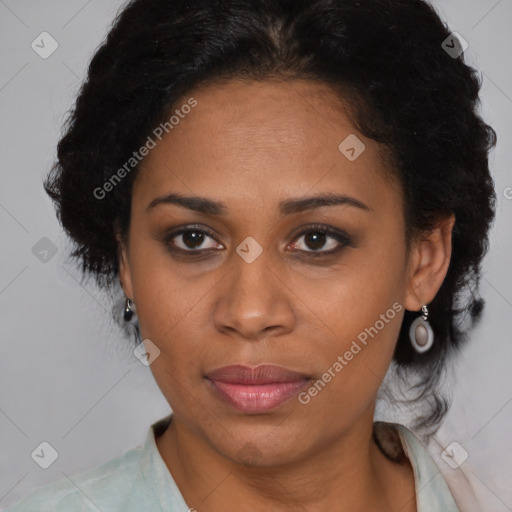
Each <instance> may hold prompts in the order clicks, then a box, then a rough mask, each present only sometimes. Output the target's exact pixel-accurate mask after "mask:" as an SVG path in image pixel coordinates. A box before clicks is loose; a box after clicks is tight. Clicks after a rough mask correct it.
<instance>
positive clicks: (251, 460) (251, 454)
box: [236, 443, 262, 466]
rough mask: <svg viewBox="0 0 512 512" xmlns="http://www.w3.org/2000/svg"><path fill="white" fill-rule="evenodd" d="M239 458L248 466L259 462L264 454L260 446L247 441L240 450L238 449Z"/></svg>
mask: <svg viewBox="0 0 512 512" xmlns="http://www.w3.org/2000/svg"><path fill="white" fill-rule="evenodd" d="M236 455H237V459H238V460H239V461H240V462H241V463H242V464H246V465H248V466H252V465H254V464H256V462H258V461H259V460H260V459H261V457H262V454H261V452H260V450H259V449H258V447H257V446H256V445H254V444H252V443H245V444H244V445H243V446H242V448H240V450H238V453H237V454H236Z"/></svg>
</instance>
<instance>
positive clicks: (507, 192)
mask: <svg viewBox="0 0 512 512" xmlns="http://www.w3.org/2000/svg"><path fill="white" fill-rule="evenodd" d="M503 195H504V197H505V199H512V187H505V188H504V189H503Z"/></svg>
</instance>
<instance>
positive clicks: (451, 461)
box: [441, 441, 469, 469]
mask: <svg viewBox="0 0 512 512" xmlns="http://www.w3.org/2000/svg"><path fill="white" fill-rule="evenodd" d="M468 456H469V454H468V452H467V451H466V450H465V449H464V448H463V447H462V446H461V445H460V444H459V443H457V442H456V441H454V442H453V443H450V444H449V445H448V446H447V447H446V448H445V449H444V450H443V453H441V457H442V459H443V460H444V461H445V462H446V464H448V466H450V467H451V468H452V469H457V468H458V467H459V466H460V465H461V464H463V463H464V462H465V460H466V459H467V458H468Z"/></svg>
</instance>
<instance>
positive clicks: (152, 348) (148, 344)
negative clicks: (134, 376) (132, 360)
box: [133, 339, 160, 366]
mask: <svg viewBox="0 0 512 512" xmlns="http://www.w3.org/2000/svg"><path fill="white" fill-rule="evenodd" d="M133 353H134V354H135V357H136V358H137V359H138V360H139V361H140V362H141V363H142V364H143V365H144V366H149V365H150V364H151V363H152V362H153V361H154V360H155V359H156V358H157V357H158V356H159V355H160V349H159V348H158V347H157V346H156V345H155V344H154V343H153V342H152V341H151V340H150V339H145V340H144V341H142V342H141V343H139V344H138V345H137V347H136V348H135V350H134V351H133Z"/></svg>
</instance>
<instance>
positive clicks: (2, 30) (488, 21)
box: [0, 0, 512, 512]
mask: <svg viewBox="0 0 512 512" xmlns="http://www.w3.org/2000/svg"><path fill="white" fill-rule="evenodd" d="M121 5H122V2H120V1H119V0H101V1H100V0H89V1H84V0H73V1H70V0H68V1H66V2H65V1H64V0H60V1H57V0H54V1H44V2H43V1H40V2H36V1H34V0H22V1H17V2H15V1H14V0H0V41H1V45H0V52H1V55H2V68H1V74H0V109H1V113H2V115H1V118H0V130H1V132H0V150H1V157H2V160H1V162H2V167H1V174H0V180H1V181H0V229H1V240H2V241H1V244H0V247H1V254H0V262H1V266H0V315H1V316H0V318H1V336H2V343H1V347H2V357H1V361H0V365H1V367H0V432H1V437H0V453H1V454H2V456H1V460H0V510H4V509H5V508H6V507H8V506H9V505H10V504H12V503H14V502H15V501H17V500H18V499H19V498H21V497H22V496H24V495H25V494H27V492H29V491H30V490H32V489H33V488H35V487H38V486H40V485H43V484H45V483H48V482H51V481H54V480H57V479H59V478H63V477H65V476H72V475H73V474H75V473H77V472H80V471H83V470H86V469H89V468H92V467H94V466H97V465H98V464H100V463H102V462H104V461H106V460H109V459H111V458H113V457H116V456H119V455H121V454H122V453H123V452H124V451H126V450H128V449H130V448H132V447H134V446H136V445H138V444H140V443H141V442H142V441H143V439H144V437H145V434H146V431H147V428H148V426H149V425H150V423H152V422H154V421H155V420H156V419H158V418H160V417H162V416H164V415H166V414H167V413H168V405H167V403H166V401H165V399H164V398H163V397H162V395H161V393H160V391H159V389H158V387H157V386H156V384H155V382H154V380H153V377H152V375H151V373H150V370H149V368H148V367H145V366H143V365H142V364H141V363H140V362H139V361H138V360H137V359H136V358H135V357H134V355H133V354H132V353H130V351H129V350H128V349H127V346H128V344H127V343H125V342H124V340H123V339H122V336H121V332H120V331H119V330H117V328H116V327H115V326H114V324H113V323H112V322H111V320H110V311H109V309H108V307H106V301H105V297H104V295H103V294H102V292H101V291H100V290H98V289H96V288H95V287H94V286H93V284H92V282H90V283H89V284H84V285H83V286H82V285H81V284H80V283H79V271H78V269H77V268H75V266H74V265H73V262H72V261H69V260H68V259H66V255H67V252H68V249H69V245H68V242H67V239H66V237H65V235H64V234H63V233H62V232H61V228H60V226H59V224H58V222H57V220H56V217H55V214H54V210H53V207H52V204H51V202H50V199H49V198H48V197H47V196H46V194H45V193H44V191H43V188H42V185H41V181H42V179H43V177H44V176H45V175H46V173H47V172H48V169H49V167H50V165H51V163H52V161H53V158H54V156H55V145H56V142H57V140H58V138H59V133H60V129H61V123H62V121H63V119H64V114H65V112H66V110H67V109H69V108H70V107H71V105H72V100H73V97H74V95H75V93H76V91H77V88H78V86H79V84H80V81H81V79H82V77H83V76H84V74H85V69H86V66H87V63H88V60H89V59H90V57H91V56H92V53H93V52H94V49H95V48H96V47H97V45H98V44H99V43H100V41H101V40H102V39H103V37H104V35H105V33H106V31H107V28H108V26H109V25H110V23H111V21H112V19H113V17H114V15H115V13H116V11H117V9H118V8H119V7H120V6H121ZM435 5H436V7H437V8H438V10H439V12H440V13H441V15H442V16H443V18H444V19H446V20H448V23H449V25H450V27H451V28H452V30H455V31H457V32H459V33H460V34H462V36H463V37H464V38H465V39H466V40H467V41H468V43H469V48H468V50H466V52H465V55H466V58H467V59H469V62H470V63H471V64H472V65H474V66H476V67H478V68H479V69H480V70H481V71H482V73H483V78H484V80H483V89H482V114H483V116H484V118H485V119H486V121H487V122H488V123H490V124H491V126H493V127H494V128H495V130H496V131H497V133H498V145H497V148H496V150H495V151H494V152H493V153H492V154H491V158H490V163H491V168H492V172H493V175H494V178H495V182H496V190H497V195H498V201H499V202H498V209H497V220H496V223H495V226H494V228H493V231H492V236H491V251H490V253H489V254H488V256H487V257H486V259H485V265H484V278H483V281H482V289H481V291H482V294H483V296H484V297H485V299H486V300H487V308H486V311H485V317H484V319H483V321H482V323H481V325H480V326H479V327H478V328H477V329H476V330H475V331H474V332H473V334H472V336H471V343H470V344H469V346H468V347H467V349H466V350H465V351H464V352H463V353H462V355H461V357H460V358H459V359H458V360H456V361H455V363H454V364H453V365H452V367H451V368H450V369H449V372H448V379H447V382H446V385H447V386H448V387H450V388H451V389H453V404H452V408H451V410H450V412H449V414H448V416H447V420H446V422H445V424H444V425H443V427H442V428H441V430H440V431H439V433H438V435H437V440H438V442H439V443H440V444H441V445H442V446H447V445H448V444H449V443H451V442H452V441H457V442H458V443H460V444H461V446H463V447H464V448H465V450H467V452H468V453H469V457H468V459H467V460H466V461H465V462H464V464H463V465H462V466H461V469H462V468H463V469H464V472H465V473H466V475H467V476H468V478H469V479H470V481H471V484H472V486H473V487H474V489H475V492H476V493H477V495H478V497H479V499H480V500H481V501H482V502H483V503H484V504H485V505H486V510H487V511H492V512H502V511H503V512H505V511H507V510H509V511H510V510H512V490H511V489H512V470H511V466H512V464H511V462H512V461H511V459H512V455H511V454H512V440H511V436H510V433H511V431H512V428H511V425H512V385H511V384H512V372H511V361H512V343H511V342H512V339H511V334H510V322H509V319H510V318H511V316H512V273H511V272H510V268H509V265H510V253H511V250H512V236H511V232H512V230H511V229H510V219H511V217H512V174H511V172H510V167H509V164H508V162H510V161H512V144H510V142H509V140H510V136H511V119H512V66H511V61H510V54H511V50H512V44H511V43H512V31H511V30H510V26H511V22H512V0H500V1H496V0H478V1H477V0H473V1H468V0H445V1H438V2H435ZM43 31H47V32H49V33H50V34H51V35H52V37H53V38H55V40H56V41H57V42H58V45H59V46H58V49H57V50H56V51H55V53H53V54H52V55H51V56H50V57H49V58H47V59H42V58H41V57H40V56H39V55H38V54H36V52H35V51H34V50H33V49H32V48H31V43H32V41H33V40H35V39H36V37H37V36H39V34H40V33H41V32H43ZM507 187H510V188H507ZM507 224H508V225H507ZM43 237H47V238H48V239H49V240H51V242H52V243H53V244H54V245H55V247H56V249H57V253H56V254H55V255H54V256H53V257H51V258H49V260H48V261H47V262H42V261H40V259H38V258H37V257H36V255H35V254H34V253H33V250H32V248H33V247H34V246H35V245H36V244H37V243H38V242H39V241H40V240H41V239H42V238H43ZM39 243H42V242H39ZM36 247H37V246H36ZM50 255H51V253H50ZM50 255H49V256H50ZM42 441H47V442H49V443H50V444H51V445H52V446H53V447H54V448H55V449H56V450H57V452H58V454H59V457H58V459H57V460H56V461H55V463H54V464H52V465H51V466H50V467H49V468H48V469H42V468H40V467H39V466H38V465H37V464H36V463H35V462H34V460H32V458H31V455H30V454H31V453H32V452H33V450H34V449H35V448H36V447H37V446H38V445H39V444H40V443H41V442H42ZM433 449H436V448H433ZM445 469H446V468H445Z"/></svg>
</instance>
